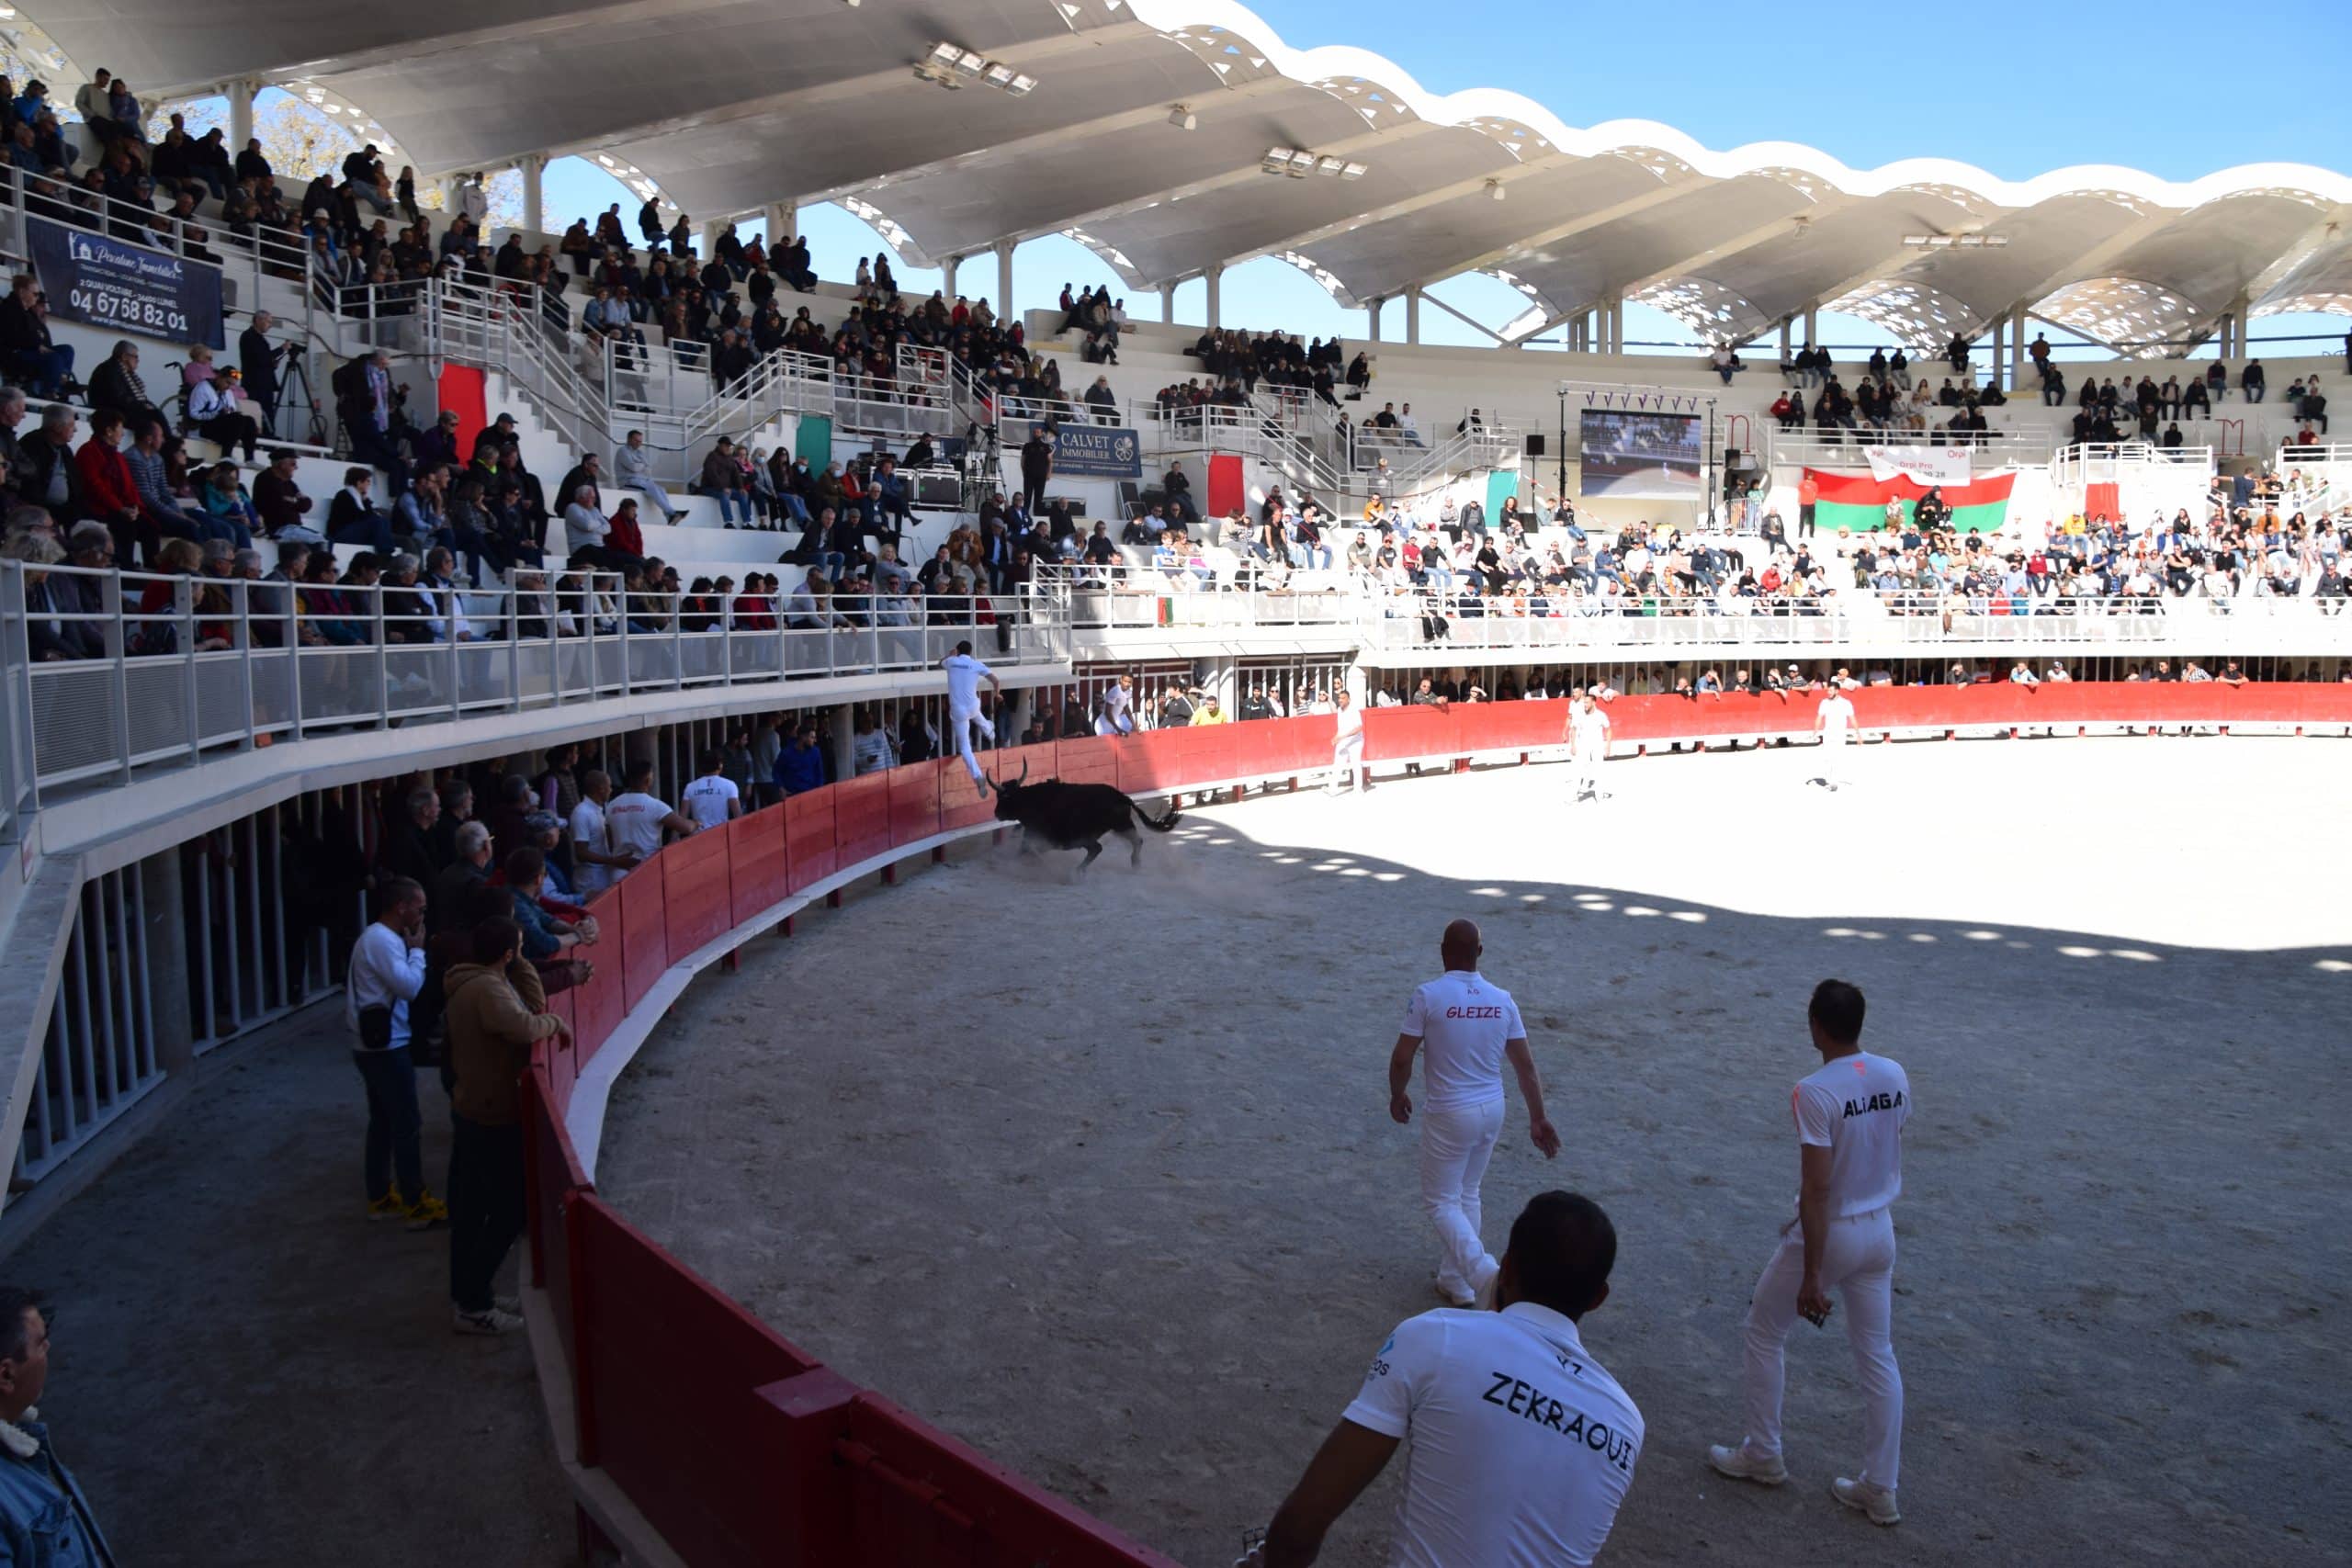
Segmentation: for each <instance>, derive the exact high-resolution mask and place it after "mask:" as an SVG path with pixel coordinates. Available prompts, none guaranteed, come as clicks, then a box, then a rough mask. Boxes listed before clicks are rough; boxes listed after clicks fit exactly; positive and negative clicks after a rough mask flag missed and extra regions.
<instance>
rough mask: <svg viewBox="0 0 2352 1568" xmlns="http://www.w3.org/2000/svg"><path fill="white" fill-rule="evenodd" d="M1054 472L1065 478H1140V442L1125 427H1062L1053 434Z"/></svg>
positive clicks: (1075, 425)
mask: <svg viewBox="0 0 2352 1568" xmlns="http://www.w3.org/2000/svg"><path fill="white" fill-rule="evenodd" d="M1054 472H1055V474H1056V475H1057V476H1058V477H1061V478H1065V479H1141V478H1143V443H1142V442H1140V441H1138V440H1136V433H1135V432H1134V431H1133V430H1132V429H1130V428H1128V427H1127V426H1125V425H1113V424H1065V425H1063V426H1062V427H1061V429H1060V430H1058V431H1057V432H1056V433H1055V434H1054Z"/></svg>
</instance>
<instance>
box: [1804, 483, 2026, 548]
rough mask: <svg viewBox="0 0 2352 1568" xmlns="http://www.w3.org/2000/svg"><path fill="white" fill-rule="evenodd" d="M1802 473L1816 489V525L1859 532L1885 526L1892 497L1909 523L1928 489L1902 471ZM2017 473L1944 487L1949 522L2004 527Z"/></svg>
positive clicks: (1976, 530) (1974, 529) (1977, 528)
mask: <svg viewBox="0 0 2352 1568" xmlns="http://www.w3.org/2000/svg"><path fill="white" fill-rule="evenodd" d="M1804 477H1805V479H1806V480H1807V481H1808V482H1809V483H1811V484H1812V485H1813V486H1814V487H1815V491H1816V492H1817V494H1816V497H1815V502H1814V513H1813V521H1814V525H1815V527H1817V528H1824V529H1832V530H1834V529H1838V528H1848V529H1851V530H1852V531H1854V532H1855V533H1858V534H1859V533H1865V532H1868V531H1869V530H1871V529H1873V528H1883V527H1885V526H1886V503H1887V502H1890V501H1893V502H1900V503H1901V505H1902V508H1903V520H1904V521H1905V522H1906V523H1908V522H1909V521H1910V520H1911V515H1912V511H1913V509H1914V507H1916V506H1917V503H1918V502H1919V500H1920V498H1921V497H1923V496H1925V495H1926V494H1927V493H1928V487H1927V486H1926V485H1923V484H1921V483H1919V482H1918V481H1917V480H1916V479H1910V478H1908V477H1907V476H1905V475H1901V474H1897V475H1894V476H1893V477H1891V478H1888V479H1876V478H1873V477H1872V476H1871V475H1869V474H1830V473H1824V472H1822V471H1821V470H1820V469H1819V468H1807V469H1806V470H1805V471H1804ZM2017 479H2018V477H2017V475H2016V473H2015V472H2014V471H2012V472H2010V473H2006V474H1992V475H1988V476H1987V477H1985V478H1984V479H1973V480H1971V481H1970V482H1969V483H1967V484H1962V485H1945V486H1944V487H1942V493H1943V500H1944V504H1945V505H1947V506H1949V507H1951V526H1952V527H1953V528H1955V529H1958V530H1959V531H1961V532H1962V533H1971V534H1985V533H1991V532H1992V531H1993V530H1995V529H1996V528H1998V527H2000V525H2002V524H2003V523H2004V522H2005V521H2007V517H2008V512H2009V491H2011V490H2012V489H2013V488H2015V486H2016V484H2017Z"/></svg>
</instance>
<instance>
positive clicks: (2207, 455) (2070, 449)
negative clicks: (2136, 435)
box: [2050, 441, 2213, 491]
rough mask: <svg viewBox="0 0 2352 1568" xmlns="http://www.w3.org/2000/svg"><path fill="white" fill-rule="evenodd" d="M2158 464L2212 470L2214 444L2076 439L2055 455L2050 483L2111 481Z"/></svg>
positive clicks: (2064, 487)
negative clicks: (2158, 443)
mask: <svg viewBox="0 0 2352 1568" xmlns="http://www.w3.org/2000/svg"><path fill="white" fill-rule="evenodd" d="M2158 464H2165V465H2170V466H2172V467H2176V468H2198V469H2200V470H2202V471H2204V472H2207V473H2211V471H2212V468H2213V449H2212V448H2211V446H2157V445H2156V444H2155V443H2154V442H2152V441H2118V442H2074V443H2070V444H2068V445H2066V446H2061V447H2060V448H2058V450H2057V451H2056V452H2054V453H2052V455H2051V457H2050V483H2051V485H2052V488H2053V489H2055V490H2058V491H2069V490H2072V489H2074V488H2075V487H2076V486H2077V485H2082V484H2090V483H2098V482H2100V481H2103V480H2111V479H2116V478H2118V477H2120V474H2121V473H2122V471H2123V470H2124V469H2126V468H2133V467H2147V466H2154V465H2158Z"/></svg>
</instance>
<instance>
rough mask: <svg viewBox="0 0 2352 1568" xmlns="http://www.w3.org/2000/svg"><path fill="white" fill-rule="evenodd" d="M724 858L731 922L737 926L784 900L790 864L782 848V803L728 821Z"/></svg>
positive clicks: (787, 888)
mask: <svg viewBox="0 0 2352 1568" xmlns="http://www.w3.org/2000/svg"><path fill="white" fill-rule="evenodd" d="M727 859H728V863H729V883H728V886H729V889H730V890H731V893H732V897H733V899H734V908H733V909H732V910H731V914H732V916H733V923H734V924H736V925H739V926H740V925H741V924H742V923H743V922H744V921H745V920H748V919H751V918H752V916H754V915H756V914H759V913H760V912H761V911H762V910H763V909H766V908H769V907H770V906H771V905H775V904H778V903H781V902H783V900H784V896H785V894H786V892H787V891H788V890H789V888H790V886H791V874H790V871H791V868H790V866H789V864H788V863H787V862H786V856H785V851H784V807H781V806H771V807H768V808H767V809H766V810H764V811H754V812H752V814H751V815H750V816H749V817H738V818H735V820H734V821H732V822H729V824H728V825H727Z"/></svg>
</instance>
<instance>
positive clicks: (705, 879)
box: [662, 829, 735, 962]
mask: <svg viewBox="0 0 2352 1568" xmlns="http://www.w3.org/2000/svg"><path fill="white" fill-rule="evenodd" d="M727 845H728V835H727V832H726V830H725V829H719V830H718V831H716V832H714V831H712V830H710V829H704V830H703V831H702V832H699V833H696V834H695V836H694V837H693V838H691V839H682V840H679V841H678V842H676V843H674V844H672V845H671V846H670V847H669V848H668V849H666V850H663V851H662V903H663V907H664V908H665V910H666V911H667V914H668V919H669V943H670V956H671V959H672V961H673V962H674V961H676V960H677V959H681V958H684V957H685V956H686V954H688V953H692V952H694V951H695V949H696V948H698V947H700V946H702V945H703V943H705V942H712V941H715V940H716V939H717V938H718V936H719V935H720V934H721V933H722V932H724V931H726V930H727V928H728V927H729V926H730V925H732V924H733V923H734V919H735V910H734V896H733V893H732V890H731V889H730V888H729V886H728V873H727Z"/></svg>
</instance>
